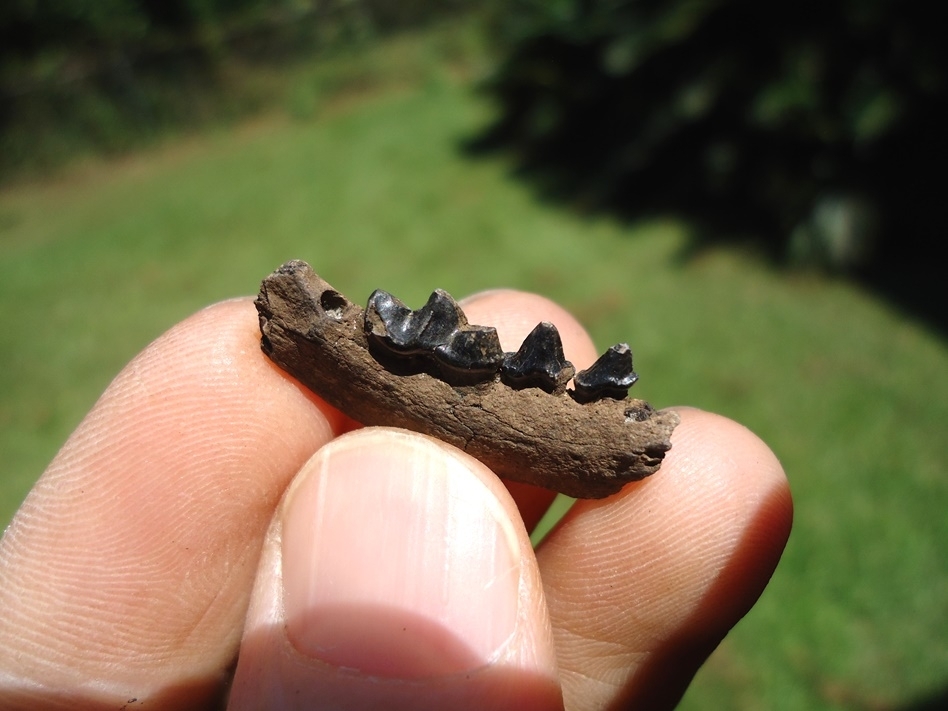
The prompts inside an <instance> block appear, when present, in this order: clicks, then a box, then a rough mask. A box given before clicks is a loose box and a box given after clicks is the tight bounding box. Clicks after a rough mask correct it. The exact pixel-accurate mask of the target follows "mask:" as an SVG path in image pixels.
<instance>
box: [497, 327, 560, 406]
mask: <svg viewBox="0 0 948 711" xmlns="http://www.w3.org/2000/svg"><path fill="white" fill-rule="evenodd" d="M575 370H576V369H575V368H573V364H572V363H570V362H569V361H568V360H566V357H565V356H564V355H563V342H562V341H561V340H560V333H559V331H557V330H556V326H554V325H553V324H552V323H549V322H547V321H544V322H543V323H539V324H537V326H536V328H534V329H533V330H532V331H531V332H530V334H529V335H528V336H527V337H526V338H525V339H524V341H523V344H522V345H521V346H520V350H518V351H517V352H516V353H509V354H507V356H506V357H505V358H504V363H503V365H502V366H501V375H502V377H503V379H504V381H505V382H506V383H507V384H508V385H510V386H511V387H514V388H529V387H536V388H541V389H543V390H545V391H547V392H549V393H552V392H562V391H563V390H564V389H565V388H566V383H567V382H568V381H569V379H570V378H571V377H573V373H574V372H575Z"/></svg>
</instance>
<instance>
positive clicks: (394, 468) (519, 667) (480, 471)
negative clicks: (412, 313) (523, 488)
mask: <svg viewBox="0 0 948 711" xmlns="http://www.w3.org/2000/svg"><path fill="white" fill-rule="evenodd" d="M317 705H318V707H319V708H346V709H359V708H380V707H384V708H387V709H428V708H430V709H445V708H454V709H465V708H471V709H480V708H496V709H517V710H518V711H521V710H523V709H544V710H546V709H561V708H562V698H561V692H560V688H559V684H558V681H557V673H556V663H555V655H554V651H553V642H552V634H551V630H550V622H549V617H548V615H547V611H546V603H545V601H544V598H543V589H542V585H541V582H540V576H539V571H538V568H537V564H536V559H535V558H534V556H533V551H532V549H531V547H530V541H529V538H528V536H527V533H526V531H525V529H524V527H523V523H522V522H521V520H520V517H519V515H518V514H517V507H516V504H515V503H514V502H513V500H512V499H511V497H510V496H509V494H508V493H507V491H506V489H505V488H504V485H503V484H502V483H501V481H500V480H499V479H497V478H496V477H495V476H494V475H493V474H492V473H491V472H490V471H489V470H487V469H486V468H485V467H484V466H483V465H481V464H480V463H479V462H477V461H475V460H474V459H472V458H470V457H468V456H467V455H465V454H463V453H462V452H460V451H459V450H456V449H454V448H452V447H448V446H446V445H443V444H442V443H440V442H436V441H435V440H432V439H429V438H426V437H423V436H421V435H414V434H410V433H407V432H403V431H400V430H393V429H383V428H367V429H362V430H358V431H356V432H353V433H350V434H348V435H345V436H343V437H341V438H339V439H336V440H334V441H333V442H331V443H330V444H328V445H326V446H325V447H323V448H322V449H320V450H319V451H318V452H317V453H316V454H315V455H314V456H313V458H312V459H310V460H309V462H307V464H306V465H305V466H304V467H303V468H302V470H301V471H300V473H299V475H298V476H297V478H296V480H295V481H294V483H293V484H292V485H291V487H290V488H289V490H288V492H287V494H286V497H285V498H284V501H283V503H282V504H281V506H280V507H279V509H278V510H277V513H276V516H275V518H274V521H273V523H272V525H271V527H270V531H269V533H268V535H267V539H266V542H265V544H264V551H263V555H262V557H261V562H260V568H259V570H258V576H257V580H256V585H255V588H254V592H253V597H252V600H251V606H250V611H249V613H248V618H247V624H246V628H245V631H244V637H243V642H242V644H241V650H240V658H239V662H238V665H237V671H236V674H235V678H234V684H233V687H232V690H231V696H230V708H232V709H244V708H248V709H249V708H264V707H266V708H279V709H290V708H300V709H303V708H313V707H315V706H317Z"/></svg>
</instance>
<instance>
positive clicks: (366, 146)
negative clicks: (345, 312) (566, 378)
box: [0, 34, 948, 711]
mask: <svg viewBox="0 0 948 711" xmlns="http://www.w3.org/2000/svg"><path fill="white" fill-rule="evenodd" d="M449 44H450V43H446V42H445V39H444V37H443V36H441V35H437V34H431V35H425V36H422V37H416V38H408V39H401V40H396V41H393V42H390V43H387V44H385V45H383V46H381V47H380V48H378V50H377V51H376V53H375V54H373V55H371V56H370V57H369V58H367V59H362V60H359V61H358V62H350V63H349V64H347V65H345V67H342V66H340V67H336V68H334V69H332V72H335V73H331V72H330V69H320V70H318V71H317V70H307V71H306V72H303V73H301V74H300V75H299V76H298V78H297V80H296V84H295V85H294V86H293V90H292V91H291V92H290V94H289V97H290V98H289V99H288V102H287V107H286V110H284V111H282V112H277V113H276V114H273V115H270V116H267V117H264V118H260V119H257V120H255V121H254V122H252V123H249V124H247V125H243V126H239V127H235V128H231V129H226V130H223V129H222V130H220V131H219V132H216V133H213V134H206V135H202V136H197V137H191V138H183V139H181V140H180V141H177V142H175V143H167V144H165V145H164V146H162V147H159V148H156V149H153V150H150V151H147V152H143V153H141V154H137V155H132V156H129V157H127V158H124V159H121V160H118V161H113V162H109V163H95V162H90V163H87V164H84V165H81V166H77V167H75V168H74V169H72V170H70V171H69V172H68V173H67V174H65V175H62V176H61V177H59V178H57V179H55V180H50V181H46V182H38V183H31V184H20V185H15V186H10V187H8V188H6V189H5V190H4V191H3V192H0V366H2V367H0V462H2V467H3V473H2V476H0V507H2V510H0V517H2V519H3V520H4V521H7V520H8V519H9V517H10V516H11V515H12V513H13V511H14V510H15V508H16V506H17V505H18V503H19V501H20V500H21V499H22V497H23V496H24V495H25V493H26V491H27V490H28V489H29V487H30V485H31V483H32V482H33V480H34V479H35V478H36V477H37V476H38V475H39V473H40V472H41V471H42V469H43V468H44V466H45V464H46V463H47V462H48V461H49V459H50V458H51V457H52V456H53V455H54V454H55V452H56V450H57V448H58V447H59V446H60V445H61V444H62V443H63V441H64V440H65V438H66V436H67V435H68V433H69V432H70V431H71V430H72V428H73V427H74V426H75V425H76V424H77V422H78V421H79V420H80V419H81V417H82V416H83V413H84V412H85V411H86V410H88V408H89V407H90V406H91V405H92V404H93V402H94V401H95V399H96V397H97V396H98V394H99V393H100V392H101V391H102V389H103V388H104V387H105V386H106V385H107V384H108V382H109V380H110V379H111V378H112V377H113V376H114V375H115V374H116V373H117V372H118V370H119V369H120V368H121V367H122V365H123V364H124V363H125V362H127V360H128V359H129V358H130V357H131V356H132V355H134V354H135V353H136V352H137V351H138V350H140V349H141V348H142V347H143V346H144V345H145V344H147V343H148V342H149V341H150V340H151V339H153V338H155V337H156V336H157V335H159V334H160V333H161V332H162V331H164V330H165V329H167V328H168V327H170V326H171V325H172V324H174V323H175V322H176V321H178V320H180V319H182V318H184V317H185V316H187V315H188V314H190V313H192V312H194V311H195V310H197V309H199V308H201V307H202V306H203V305H205V304H208V303H210V302H213V301H216V300H219V299H224V298H228V297H231V296H234V295H238V294H251V293H253V292H255V291H256V288H257V286H258V284H259V281H260V279H261V278H262V277H263V276H265V275H266V274H267V273H268V272H269V271H270V270H272V269H273V268H275V267H276V266H278V265H279V264H280V263H281V262H283V261H284V260H286V259H288V258H291V257H299V258H303V259H306V260H307V261H309V262H310V263H312V264H313V265H314V266H315V267H316V269H317V270H318V271H319V272H320V274H321V275H323V276H324V277H325V278H327V279H328V280H329V281H330V282H331V283H332V284H334V285H335V286H336V287H338V288H339V289H341V290H342V291H343V292H344V293H346V294H348V295H350V296H352V297H353V298H358V297H359V295H365V296H367V295H368V294H369V293H370V292H371V290H372V289H374V288H376V287H381V288H385V289H387V290H389V291H391V292H393V293H395V294H396V295H398V296H399V297H401V298H402V299H403V300H405V301H406V302H408V303H409V304H410V305H413V306H417V305H420V304H421V303H422V302H423V301H424V299H425V298H426V296H427V294H428V293H429V292H430V291H431V289H433V288H435V287H442V288H445V289H447V290H448V291H449V292H451V293H452V294H455V295H457V296H461V295H464V294H465V293H468V292H471V291H474V290H478V289H484V288H489V287H495V286H513V287H519V288H523V289H529V290H534V291H539V292H542V293H544V294H546V295H548V296H551V297H553V298H555V299H557V300H559V301H561V302H562V303H563V304H564V305H566V306H567V307H568V308H570V309H571V310H572V311H573V312H574V313H576V314H577V315H578V316H579V317H580V318H581V319H583V320H584V322H585V323H586V324H587V325H588V327H589V329H590V330H591V332H592V334H593V335H594V337H595V338H596V339H597V342H598V343H599V345H600V346H601V347H604V346H606V345H608V344H610V343H615V342H617V341H624V340H627V341H629V342H630V343H631V345H632V347H633V350H634V351H635V356H636V366H637V367H636V370H637V371H638V372H639V373H640V374H641V376H642V380H641V382H640V383H639V384H638V385H636V390H637V394H638V395H639V396H641V397H644V398H646V399H648V400H650V401H651V402H652V403H653V404H656V405H658V406H667V405H672V404H686V403H687V404H693V405H697V406H699V407H703V408H706V409H711V410H716V411H719V412H722V413H724V414H726V415H728V416H730V417H733V418H735V419H737V420H739V421H741V422H743V423H745V424H746V425H748V426H749V427H750V428H751V429H753V430H754V431H755V432H757V433H758V434H759V435H760V436H761V437H763V438H764V439H765V440H766V441H767V442H768V443H769V444H770V445H771V446H772V447H773V448H774V450H775V451H776V452H777V454H778V456H779V457H780V458H781V460H782V462H783V463H784V466H785V468H786V470H787V472H788V475H789V477H790V480H791V485H792V488H793V491H794V495H795V501H796V507H797V508H796V511H797V514H796V520H795V528H794V532H793V535H792V537H791V540H790V545H789V548H788V550H787V553H786V555H785V557H784V559H783V561H782V563H781V565H780V567H779V568H778V570H777V573H776V575H775V577H774V579H773V582H772V584H771V585H770V587H769V588H768V590H767V591H766V593H765V594H764V596H763V598H762V600H761V602H760V604H759V605H758V606H757V607H756V608H755V609H754V610H753V611H752V612H751V613H750V614H749V615H748V616H747V618H746V619H745V620H744V621H743V622H742V623H741V624H740V625H739V626H738V627H737V628H736V629H735V631H734V632H733V633H732V635H731V636H730V637H729V638H728V639H727V640H726V641H725V643H724V644H723V645H722V647H721V648H720V649H719V650H718V652H717V653H715V655H714V656H713V657H712V659H711V661H710V662H709V664H708V665H707V666H706V667H705V669H704V670H703V671H702V672H701V673H700V674H699V677H698V679H697V681H696V683H695V685H694V686H693V688H692V690H691V691H690V692H689V694H688V696H687V697H686V699H685V701H684V702H683V704H682V708H685V709H707V708H728V709H746V710H748V711H750V710H756V709H899V708H905V709H908V708H909V703H910V702H911V701H913V700H914V699H917V698H919V697H921V696H924V695H925V694H927V693H931V692H934V691H936V690H939V688H940V687H941V686H942V685H944V684H945V683H946V670H948V558H946V555H945V551H944V545H945V543H946V542H948V516H946V515H945V503H946V502H948V472H946V470H948V438H946V437H945V436H944V432H945V423H948V345H946V342H945V340H944V338H943V337H941V336H939V335H938V334H935V333H932V332H930V331H928V330H926V329H925V328H924V327H923V326H921V325H919V324H917V323H913V322H912V321H911V320H909V319H907V318H906V317H904V315H902V314H900V313H898V312H896V311H894V310H893V309H891V308H889V307H888V306H887V305H886V304H885V303H882V302H880V301H878V300H876V299H874V298H873V297H872V296H871V295H867V294H865V293H862V292H860V291H859V290H857V289H855V288H853V287H852V286H850V285H848V284H847V283H845V282H843V281H833V280H826V279H821V278H815V277H807V276H799V275H798V276H792V275H787V274H783V273H780V272H774V271H773V270H771V269H770V268H768V267H767V266H766V265H764V264H762V263H761V262H760V261H758V260H756V259H755V258H754V257H753V255H748V254H744V253H741V252H736V251H723V250H722V251H709V252H705V253H702V254H700V255H697V256H694V257H691V258H688V259H684V258H683V257H682V248H683V245H684V244H685V242H686V235H685V233H684V231H683V229H682V228H681V227H680V226H678V225H677V224H675V223H674V222H670V221H669V222H654V223H649V224H642V225H636V226H627V225H622V224H619V223H617V222H614V221H612V220H609V219H605V218H585V217H582V216H579V215H576V214H574V213H571V212H570V211H567V210H565V209H563V208H561V207H558V206H556V205H550V204H544V203H542V202H541V201H539V200H537V199H536V197H535V196H534V195H533V194H532V193H531V192H530V190H529V189H528V188H527V187H525V186H523V185H521V184H520V183H518V182H517V181H516V180H515V179H514V178H512V177H511V176H510V174H509V172H508V167H507V166H506V165H505V163H504V162H503V161H502V160H500V159H491V160H480V161H475V162H472V161H470V160H467V159H465V158H464V157H463V155H462V154H461V152H460V151H459V143H460V142H461V141H462V140H463V139H464V138H465V137H466V136H470V135H471V134H472V133H474V132H475V131H476V130H477V128H478V127H479V126H481V125H483V123H484V121H485V120H486V118H487V116H488V113H487V107H485V106H484V105H483V104H481V103H479V102H478V101H477V100H476V99H475V98H473V97H472V95H471V93H470V91H469V88H468V83H467V82H466V79H467V78H468V75H464V76H460V75H459V73H458V72H457V71H456V70H455V68H452V67H453V65H451V63H450V61H449V60H451V57H447V58H445V56H446V52H447V51H446V49H445V48H446V47H447V46H448V45H449ZM468 68H469V67H468ZM319 71H325V72H327V73H326V74H319ZM340 77H341V79H340ZM334 81H335V84H333V82H334ZM327 86H333V91H332V92H331V94H329V93H326V92H325V88H326V87H327Z"/></svg>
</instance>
